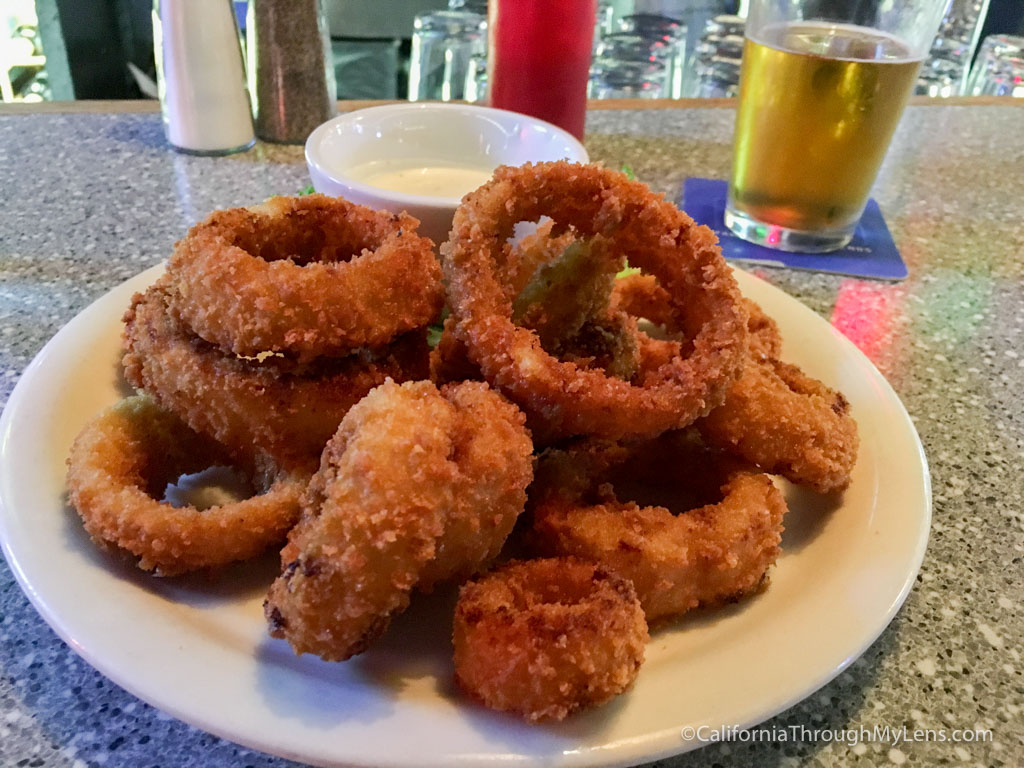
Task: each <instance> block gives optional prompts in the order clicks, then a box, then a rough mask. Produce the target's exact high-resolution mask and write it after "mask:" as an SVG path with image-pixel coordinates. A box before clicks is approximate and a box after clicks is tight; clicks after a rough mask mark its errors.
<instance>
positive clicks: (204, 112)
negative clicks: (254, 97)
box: [153, 0, 256, 155]
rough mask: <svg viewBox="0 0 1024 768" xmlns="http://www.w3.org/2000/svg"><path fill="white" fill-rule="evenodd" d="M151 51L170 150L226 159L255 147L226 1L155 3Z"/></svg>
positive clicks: (233, 26) (156, 0)
mask: <svg viewBox="0 0 1024 768" xmlns="http://www.w3.org/2000/svg"><path fill="white" fill-rule="evenodd" d="M153 49H154V56H155V58H156V72H157V90H158V92H159V96H160V110H161V113H162V115H163V124H164V133H165V134H166V135H167V141H168V142H169V143H170V145H171V146H172V147H173V148H174V149H176V150H178V151H179V152H185V153H188V154H197V155H226V154H230V153H232V152H241V151H242V150H246V149H248V148H249V147H251V146H252V145H253V142H255V140H256V138H255V136H254V135H253V123H252V112H251V110H250V107H249V97H248V94H247V93H246V90H245V72H244V69H243V66H242V49H241V47H240V45H239V42H238V27H237V25H236V24H235V11H234V8H233V7H232V5H231V3H230V2H229V0H217V2H210V0H154V2H153Z"/></svg>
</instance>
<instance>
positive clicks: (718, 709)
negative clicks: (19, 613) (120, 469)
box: [0, 268, 931, 768]
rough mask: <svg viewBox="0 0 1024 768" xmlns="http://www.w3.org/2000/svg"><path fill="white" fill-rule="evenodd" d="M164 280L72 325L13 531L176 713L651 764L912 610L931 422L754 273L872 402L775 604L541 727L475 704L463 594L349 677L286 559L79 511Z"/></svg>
mask: <svg viewBox="0 0 1024 768" xmlns="http://www.w3.org/2000/svg"><path fill="white" fill-rule="evenodd" d="M158 274H159V268H156V269H152V270H149V271H148V272H145V273H143V274H141V275H139V276H138V277H136V278H134V279H132V280H130V281H128V282H127V283H125V284H124V285H121V286H120V287H118V288H116V289H115V290H113V291H111V292H110V293H109V294H107V295H106V296H104V297H103V298H101V299H100V300H99V301H97V302H96V303H94V304H93V305H92V306H90V307H89V308H88V309H86V310H85V311H84V312H82V313H81V314H80V315H79V316H78V317H76V318H75V319H74V320H72V321H71V322H70V323H69V324H68V325H67V326H66V327H65V328H63V329H62V330H61V331H60V332H59V333H58V334H57V335H56V336H55V337H54V338H53V339H52V340H51V341H50V343H49V344H47V345H46V347H45V348H44V349H43V351H42V352H40V354H39V355H38V357H36V359H35V360H34V361H33V363H32V364H31V365H30V366H29V368H28V369H27V370H26V371H25V374H24V376H23V377H22V379H21V381H19V382H18V385H17V387H16V388H15V391H14V393H13V394H12V396H11V399H10V402H9V403H8V405H7V408H6V409H5V411H4V414H3V418H2V421H0V502H2V513H0V536H2V540H3V548H4V554H5V555H6V556H7V560H8V562H9V563H10V564H11V567H12V568H13V570H14V573H15V575H16V576H17V579H18V581H19V582H20V584H21V586H22V588H23V589H24V590H25V592H26V594H27V595H28V596H29V598H30V599H31V600H32V603H33V604H34V605H35V607H36V608H37V609H38V610H39V612H40V613H41V614H42V615H43V617H44V618H45V619H46V620H47V621H48V622H49V623H50V625H51V626H52V627H53V628H54V630H55V631H56V632H57V633H58V634H59V635H60V636H61V637H62V638H63V639H64V641H65V642H67V643H68V645H70V646H71V647H72V648H73V649H74V650H75V651H76V652H77V653H79V654H81V656H83V657H84V658H85V659H86V660H87V661H88V662H89V663H90V664H92V665H93V666H94V667H96V668H97V669H98V670H99V671H100V672H102V673H103V674H104V675H106V676H107V677H109V678H110V679H111V680H113V681H114V682H115V683H117V684H118V685H120V686H122V687H123V688H125V689H127V690H128V691H130V692H131V693H133V694H135V695H136V696H138V697H139V698H141V699H144V700H145V701H147V702H149V703H150V704H153V705H154V706H156V707H159V708H160V709H162V710H164V711H165V712H168V713H169V714H171V715H173V716H175V717H178V718H180V719H181V720H184V721H186V722H188V723H191V724H193V725H195V726H197V727H199V728H202V729H204V730H207V731H209V732H211V733H214V734H217V735H218V736H223V737H225V738H227V739H231V740H232V741H235V742H238V743H240V744H244V745H246V746H249V747H253V748H256V749H260V750H263V751H265V752H270V753H273V754H277V755H282V756H284V757H289V758H293V759H298V760H303V761H306V762H310V763H315V764H322V765H333V764H345V765H359V766H370V765H372V766H379V767H385V766H417V768H429V767H430V766H452V765H471V764H483V763H486V764H488V765H497V764H501V765H512V764H516V765H527V764H529V765H537V764H544V765H560V766H563V765H564V766H579V765H631V764H636V763H640V762H644V761H647V760H652V759H655V758H658V757H664V756H667V755H671V754H674V753H679V752H683V751H685V750H687V749H692V748H695V747H697V746H699V743H698V742H697V741H695V740H692V739H691V740H689V741H687V740H684V739H683V737H682V736H681V732H682V730H683V729H684V728H685V727H690V728H694V729H697V728H699V727H700V726H702V725H707V726H712V727H715V726H723V725H741V726H746V725H752V724H754V723H757V722H759V721H761V720H764V719H766V718H768V717H770V716H772V715H774V714H776V713H778V712H780V711H782V710H784V709H786V708H787V707H789V706H791V705H793V704H794V703H796V702H798V701H800V700H801V699H803V698H804V697H806V696H807V695H809V694H810V693H812V692H813V691H815V690H816V689H818V688H819V687H821V686H822V685H824V684H825V683H826V682H828V681H829V680H831V679H832V678H833V677H834V676H835V675H837V674H838V673H839V672H840V671H841V670H842V669H843V668H845V667H846V666H847V665H848V664H850V663H851V662H852V661H853V660H854V659H856V658H857V657H858V656H859V655H860V654H861V653H862V652H863V651H864V650H865V648H867V646H868V645H869V644H870V643H871V642H872V641H873V640H874V639H875V638H876V637H877V636H878V635H879V633H881V631H882V630H883V629H884V628H885V626H886V625H887V624H888V623H889V621H890V620H891V619H892V617H893V616H894V615H895V613H896V611H897V610H898V609H899V606H900V605H901V603H902V602H903V600H904V598H905V597H906V595H907V592H908V591H909V590H910V587H911V585H912V584H913V581H914V577H915V575H916V573H917V570H918V567H919V566H920V563H921V559H922V557H923V555H924V550H925V545H926V543H927V539H928V527H929V522H930V519H931V511H930V499H931V494H930V491H929V482H928V471H927V467H926V464H925V458H924V454H923V452H922V449H921V444H920V442H919V440H918V437H917V434H916V432H915V431H914V427H913V425H912V424H911V422H910V419H909V418H908V416H907V413H906V411H905V410H904V409H903V406H902V405H901V404H900V401H899V400H898V399H897V397H896V395H895V393H894V392H893V391H892V389H891V388H890V387H889V385H888V384H887V383H886V382H885V380H884V379H883V378H882V376H881V375H880V374H879V373H878V371H877V370H875V368H874V367H873V366H872V365H871V363H870V362H869V361H868V360H867V359H866V358H865V357H864V356H863V355H862V354H861V353H860V352H859V351H858V350H857V349H856V348H855V347H854V346H853V345H852V344H851V343H850V342H848V341H847V340H846V339H845V338H843V337H842V336H840V335H839V334H838V333H837V332H836V331H834V330H833V329H832V328H831V327H830V326H829V325H828V323H826V322H825V321H824V320H822V319H821V318H820V317H818V316H817V315H815V314H814V313H813V312H812V311H811V310H809V309H808V308H806V307H804V306H803V305H801V304H799V303H798V302H797V301H795V300H793V299H792V298H790V297H788V296H786V295H785V294H783V293H782V292H781V291H779V290H777V289H775V288H773V287H771V286H769V285H768V284H766V283H764V282H762V281H759V280H757V279H756V278H753V277H751V276H749V275H746V274H743V273H739V274H738V277H739V279H740V283H741V286H742V288H743V290H744V292H745V293H746V294H747V295H748V296H750V297H751V298H753V299H754V300H756V301H758V302H759V303H761V304H762V305H763V306H764V308H765V309H766V310H767V311H768V313H769V314H771V315H772V316H774V317H775V318H776V319H777V320H778V323H779V325H780V327H781V328H782V331H783V334H784V336H785V339H786V343H785V350H784V351H785V355H786V357H788V358H789V359H791V360H793V361H794V362H796V363H798V364H800V365H801V366H803V367H804V368H805V369H806V370H807V371H808V372H809V373H811V374H812V375H814V376H816V377H818V378H821V379H823V380H824V381H825V382H827V383H828V384H831V385H833V386H837V387H839V388H840V389H842V391H843V392H844V393H846V395H847V397H848V398H849V400H850V401H851V403H852V404H853V413H854V414H855V416H856V418H857V420H858V422H859V424H860V432H861V451H860V460H859V461H858V463H857V468H856V471H855V473H854V479H853V483H852V486H851V487H850V489H849V490H848V491H847V493H846V494H845V496H844V497H843V498H842V500H841V502H838V503H834V502H833V503H829V501H828V500H823V499H821V498H817V497H815V496H813V495H812V494H809V493H803V492H800V491H799V490H797V489H793V488H788V489H787V496H788V499H789V501H790V505H791V511H790V513H789V516H788V518H787V520H786V528H787V530H786V534H785V537H784V540H783V555H782V557H781V558H780V559H779V562H778V566H777V567H776V568H775V569H774V571H773V572H772V584H771V586H770V588H769V589H768V590H766V591H765V592H764V593H763V594H761V595H759V596H757V597H755V598H753V599H749V600H746V601H744V602H742V603H740V604H738V605H735V606H731V607H729V608H727V609H723V610H716V611H713V612H703V613H699V614H693V615H691V616H689V617H686V618H685V619H684V620H683V621H681V622H680V623H679V624H678V625H676V626H674V627H672V628H670V629H667V630H662V631H659V632H656V633H655V634H654V637H653V639H652V641H651V644H650V646H649V647H648V651H647V662H646V664H645V666H644V667H643V669H642V670H641V673H640V677H639V679H638V680H637V683H636V686H635V687H634V688H633V689H632V691H630V692H629V693H628V694H626V695H624V696H620V697H619V698H618V699H617V700H615V701H613V702H612V703H611V704H609V705H607V706H605V707H602V708H599V709H598V710H596V711H593V712H589V713H585V714H583V715H580V716H577V717H574V718H571V719H569V720H568V721H567V722H564V723H561V724H558V725H543V726H530V725H526V724H524V723H521V722H519V721H518V720H516V719H514V718H512V717H507V716H503V715H500V714H496V713H492V712H488V711H485V710H483V709H480V708H478V707H476V706H474V705H472V704H469V703H467V702H466V701H465V700H464V699H462V698H460V697H459V696H458V695H457V694H456V693H455V692H454V691H453V690H452V684H451V678H452V670H451V658H450V648H449V643H448V635H449V631H450V615H451V614H450V611H451V600H452V596H451V595H450V594H448V595H443V594H442V595H438V596H434V597H432V598H430V599H428V600H421V601H419V602H418V603H417V604H414V606H413V608H412V610H411V611H410V612H409V613H407V614H406V615H405V616H403V617H401V618H400V619H399V620H398V621H397V622H396V624H395V626H394V627H393V630H392V631H390V632H389V633H388V635H387V636H385V638H383V640H382V641H381V642H380V644H379V645H377V646H375V647H374V648H373V649H372V650H371V651H370V652H368V653H366V654H364V655H363V656H360V657H357V658H356V659H354V660H352V661H349V662H346V663H343V664H329V663H325V662H322V661H320V660H318V659H314V658H311V657H309V656H304V657H302V658H296V657H295V656H294V655H293V654H292V652H291V651H290V650H289V648H288V646H287V645H286V644H285V643H284V642H282V641H277V640H271V639H269V638H268V637H267V635H266V629H265V626H264V621H263V615H262V610H261V603H262V600H263V594H264V591H265V589H266V587H267V585H268V584H269V581H270V580H271V579H272V578H273V575H274V567H275V558H274V557H272V556H270V557H267V558H266V559H265V560H264V561H262V562H261V563H259V564H256V565H255V566H253V565H252V564H249V565H248V566H243V567H238V568H236V569H235V570H233V571H232V572H230V574H228V576H225V577H224V578H222V579H220V580H217V581H212V582H211V581H209V580H207V579H195V580H188V579H186V580H160V579H154V578H152V577H149V576H147V575H145V574H143V573H141V572H139V571H138V570H137V569H134V568H132V567H129V566H126V565H124V564H123V563H122V562H121V561H119V560H117V559H116V558H114V557H111V556H110V555H108V554H105V553H103V552H101V551H99V550H98V549H97V548H96V547H95V546H93V545H92V544H91V543H90V542H89V540H88V538H87V537H86V535H85V533H84V532H83V530H82V527H81V525H80V523H79V521H78V519H77V516H76V515H75V513H74V512H73V511H71V510H70V509H68V507H67V506H66V505H65V486H64V471H65V468H64V459H65V457H66V456H67V454H68V448H69V446H70V444H71V442H72V440H73V438H74V436H75V434H76V433H77V432H78V431H79V429H80V428H81V427H82V425H83V424H84V423H85V422H86V421H87V420H88V419H89V418H90V417H91V416H93V415H94V414H95V413H96V412H97V411H99V410H100V409H101V408H103V407H104V406H106V405H108V404H110V403H112V402H114V401H115V400H117V399H118V398H119V397H120V396H121V394H122V392H123V391H124V384H123V382H122V381H121V379H120V373H119V371H120V366H119V365H118V360H119V354H118V350H119V339H120V329H121V323H120V317H121V314H122V312H123V311H124V309H125V307H127V305H128V301H129V297H130V296H131V294H132V292H133V291H136V290H140V289H142V288H144V287H145V286H146V285H148V284H149V283H151V282H152V281H153V280H154V279H155V278H156V277H157V275H158Z"/></svg>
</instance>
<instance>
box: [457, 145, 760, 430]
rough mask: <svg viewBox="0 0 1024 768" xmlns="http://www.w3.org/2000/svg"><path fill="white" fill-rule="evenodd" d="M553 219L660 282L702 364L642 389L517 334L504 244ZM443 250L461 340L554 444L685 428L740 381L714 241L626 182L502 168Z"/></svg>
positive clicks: (593, 174)
mask: <svg viewBox="0 0 1024 768" xmlns="http://www.w3.org/2000/svg"><path fill="white" fill-rule="evenodd" d="M544 215H547V216H550V217H551V218H552V219H554V221H555V222H556V225H562V226H564V225H567V224H571V225H572V226H574V227H575V228H576V229H577V231H578V232H579V233H580V235H581V236H582V237H585V238H587V237H595V236H597V235H600V236H602V237H605V238H607V239H608V240H609V241H610V244H611V246H612V247H614V248H617V249H618V250H619V251H620V252H622V253H623V254H625V255H626V257H627V258H628V259H629V262H630V264H633V265H635V266H638V267H640V268H642V269H644V270H646V271H648V272H650V273H651V274H654V275H655V276H656V277H657V278H658V279H659V281H660V282H661V284H662V285H663V286H664V287H665V288H666V290H667V291H668V292H669V295H670V296H671V299H672V303H673V306H674V307H676V309H677V310H678V311H680V312H682V313H685V314H686V315H687V316H688V317H689V318H690V319H691V320H692V324H693V325H694V326H696V327H698V328H699V329H700V330H699V331H698V333H697V334H696V335H695V337H694V338H693V342H692V343H693V353H692V354H690V355H688V356H686V357H677V358H673V359H672V360H670V361H668V362H667V363H666V364H665V365H663V366H662V367H661V369H660V370H659V371H658V372H657V375H648V376H647V380H646V381H645V382H644V386H643V387H637V386H632V385H630V384H629V383H628V382H625V381H623V380H621V379H617V378H615V377H609V376H607V375H606V374H605V373H604V372H603V371H597V370H586V369H581V368H580V367H579V366H577V365H575V364H573V363H570V362H560V361H559V360H557V359H556V358H554V357H553V356H552V355H550V354H549V353H547V352H545V351H544V350H543V348H542V347H541V346H540V343H539V341H538V338H537V336H536V334H535V333H534V332H533V331H531V330H529V329H527V328H523V327H518V326H516V325H515V323H514V322H513V320H512V306H511V302H510V300H509V299H508V297H507V296H506V295H505V291H504V288H503V285H502V283H501V280H500V274H501V271H502V269H503V268H504V266H503V260H505V259H507V251H506V248H505V247H503V246H502V244H503V243H505V242H506V240H507V239H508V238H509V237H510V235H511V234H512V229H513V226H514V225H515V224H516V222H518V221H521V220H536V219H538V218H539V217H541V216H544ZM441 250H442V255H443V267H444V272H445V278H446V282H447V293H448V303H449V305H450V308H451V311H452V316H453V317H454V318H455V320H454V328H455V333H456V336H457V337H458V338H459V339H460V340H461V341H463V342H464V343H465V344H466V346H467V348H468V352H469V357H470V359H471V360H472V361H473V362H474V363H476V364H477V365H479V366H480V368H481V370H482V372H483V375H484V378H485V379H486V380H487V381H488V382H489V383H491V385H492V386H495V387H497V388H498V389H499V390H500V391H501V392H503V393H504V394H506V395H507V396H508V397H510V398H511V399H512V400H513V401H514V402H516V403H517V404H519V405H520V406H521V407H523V408H524V410H526V411H527V412H528V413H530V414H531V416H535V417H536V418H538V419H540V420H542V421H543V423H544V424H545V425H546V427H547V431H548V432H549V433H550V434H551V435H553V436H571V435H577V434H588V435H596V436H601V437H608V438H621V437H624V436H641V435H654V434H658V433H660V432H662V431H664V430H666V429H670V428H673V427H680V426H684V425H686V424H689V423H691V422H692V421H693V420H694V419H696V418H698V417H699V416H702V415H704V414H706V413H707V412H708V411H709V410H711V408H713V407H715V406H716V405H718V404H720V403H721V400H722V398H723V397H724V394H725V389H726V388H727V387H728V385H729V384H731V383H732V381H734V380H735V378H736V377H737V376H738V374H739V370H740V366H741V363H742V359H743V356H744V352H745V348H746V343H745V339H746V328H745V323H746V317H745V314H744V311H743V309H742V306H741V304H740V301H739V292H738V288H737V286H736V281H735V279H734V277H733V276H732V273H731V272H730V270H729V268H728V267H727V266H726V264H725V261H724V260H723V259H722V255H721V252H720V251H719V249H718V247H717V244H716V241H715V237H714V235H713V234H712V233H711V231H710V230H709V229H707V228H706V227H700V226H697V225H696V224H694V223H693V221H692V220H691V219H690V218H689V217H688V216H687V215H686V214H684V213H682V212H681V211H679V210H678V209H677V208H676V207H675V206H674V205H672V204H671V203H669V202H667V201H665V200H664V199H663V198H661V197H659V196H656V195H655V194H654V193H652V192H651V191H650V189H648V188H647V187H646V186H644V185H642V184H639V183H636V182H631V181H629V180H628V179H627V178H626V176H625V175H624V174H621V173H616V172H613V171H609V170H606V169H603V168H599V167H596V166H579V165H573V164H570V163H565V162H560V163H540V164H536V165H530V164H528V165H525V166H522V167H521V168H508V167H503V168H499V169H498V170H497V171H496V172H495V174H494V177H493V178H492V180H491V181H490V182H488V183H487V184H485V185H484V186H483V187H481V188H480V189H478V190H476V191H475V192H472V193H470V194H469V195H468V196H466V197H465V198H464V199H463V203H462V205H461V206H460V207H459V208H458V210H457V211H456V213H455V218H454V222H453V226H452V232H451V236H450V239H449V241H448V242H447V243H446V244H445V245H444V246H442V249H441Z"/></svg>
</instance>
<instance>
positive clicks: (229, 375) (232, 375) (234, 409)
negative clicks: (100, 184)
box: [124, 282, 428, 472]
mask: <svg viewBox="0 0 1024 768" xmlns="http://www.w3.org/2000/svg"><path fill="white" fill-rule="evenodd" d="M171 293H173V292H172V291H170V290H169V289H168V288H167V286H166V283H165V282H160V283H157V284H156V285H155V286H153V287H151V288H150V289H149V290H148V291H147V292H146V293H145V294H137V295H135V296H134V297H133V298H132V304H131V307H130V308H129V310H128V311H127V312H126V314H125V316H124V321H125V331H124V347H125V354H124V372H125V378H126V379H127V380H128V382H129V383H131V384H132V385H133V386H135V387H139V388H141V389H145V390H146V391H148V392H150V393H151V394H152V395H153V397H154V398H156V400H157V402H159V403H160V404H161V405H162V406H163V407H165V408H167V409H168V410H170V411H173V412H174V413H176V414H178V415H179V416H180V417H181V418H182V419H183V420H184V421H185V422H186V423H187V424H188V425H189V426H190V427H192V429H194V430H196V431H197V432H201V433H203V434H206V435H209V436H211V437H212V438H213V439H215V440H216V441H218V442H220V443H222V444H224V445H226V446H227V447H228V448H229V449H230V450H231V451H232V454H233V455H235V456H237V457H239V458H240V459H242V460H252V459H254V458H255V457H256V456H258V455H260V454H266V455H268V456H270V457H271V458H272V459H273V460H274V461H275V462H276V463H277V464H278V465H280V466H282V467H285V468H288V469H301V470H303V471H308V472H312V471H314V470H315V469H316V466H317V463H318V461H319V457H320V453H321V452H322V451H323V447H324V444H325V443H326V442H327V440H328V439H329V438H330V437H331V435H332V434H334V431H335V430H336V429H337V427H338V424H339V423H340V422H341V420H342V418H343V417H344V415H345V413H346V412H347V411H348V409H349V408H351V407H352V406H353V405H355V404H356V403H357V402H358V401H359V400H360V398H362V397H363V395H365V394H366V393H367V392H369V391H370V390H371V389H373V388H374V387H375V386H377V385H379V384H381V383H383V382H384V381H385V380H386V379H387V378H389V377H390V378H393V379H396V380H399V381H404V380H407V379H410V378H423V377H425V376H426V374H427V367H428V357H427V355H428V352H427V346H426V339H425V335H424V333H423V332H422V331H413V332H411V333H409V334H406V335H405V336H403V337H401V338H400V339H399V340H397V341H396V342H394V343H393V344H392V345H390V346H389V347H386V348H384V349H383V350H376V351H362V352H360V353H359V354H355V355H350V356H348V357H345V358H336V359H331V360H322V361H315V362H314V363H312V364H310V365H308V366H302V365H299V364H295V363H292V362H289V361H282V360H281V358H276V357H271V358H268V359H266V360H264V361H262V362H259V361H256V360H244V359H241V358H238V357H235V356H233V355H228V354H225V353H224V352H223V351H222V350H220V349H219V348H217V347H214V346H212V345H210V344H208V343H206V342H204V341H202V340H200V339H197V338H195V337H193V336H191V335H190V334H189V333H188V332H187V330H186V329H185V328H184V327H182V325H181V324H180V323H178V322H176V321H175V320H174V319H173V318H172V317H171V316H170V315H169V313H168V312H167V302H168V300H169V294H171Z"/></svg>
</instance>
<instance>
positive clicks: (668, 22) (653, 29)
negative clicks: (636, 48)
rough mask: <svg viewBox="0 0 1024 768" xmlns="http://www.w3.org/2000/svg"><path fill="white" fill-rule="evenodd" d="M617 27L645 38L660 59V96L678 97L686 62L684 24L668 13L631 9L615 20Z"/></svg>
mask: <svg viewBox="0 0 1024 768" xmlns="http://www.w3.org/2000/svg"><path fill="white" fill-rule="evenodd" d="M619 29H621V30H622V31H623V32H626V33H631V34H634V35H639V36H640V37H642V38H643V39H644V40H647V41H648V44H649V45H650V47H651V51H652V53H654V54H655V55H657V57H658V58H659V59H660V60H661V61H663V62H664V65H665V85H664V88H663V92H662V96H664V97H665V98H671V99H679V98H682V95H683V68H684V65H685V64H686V32H687V30H686V27H685V26H684V25H683V24H680V23H679V22H678V21H676V20H675V19H673V18H670V17H668V16H662V15H660V14H654V13H634V14H631V15H629V16H625V17H623V18H622V20H620V21H619Z"/></svg>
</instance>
